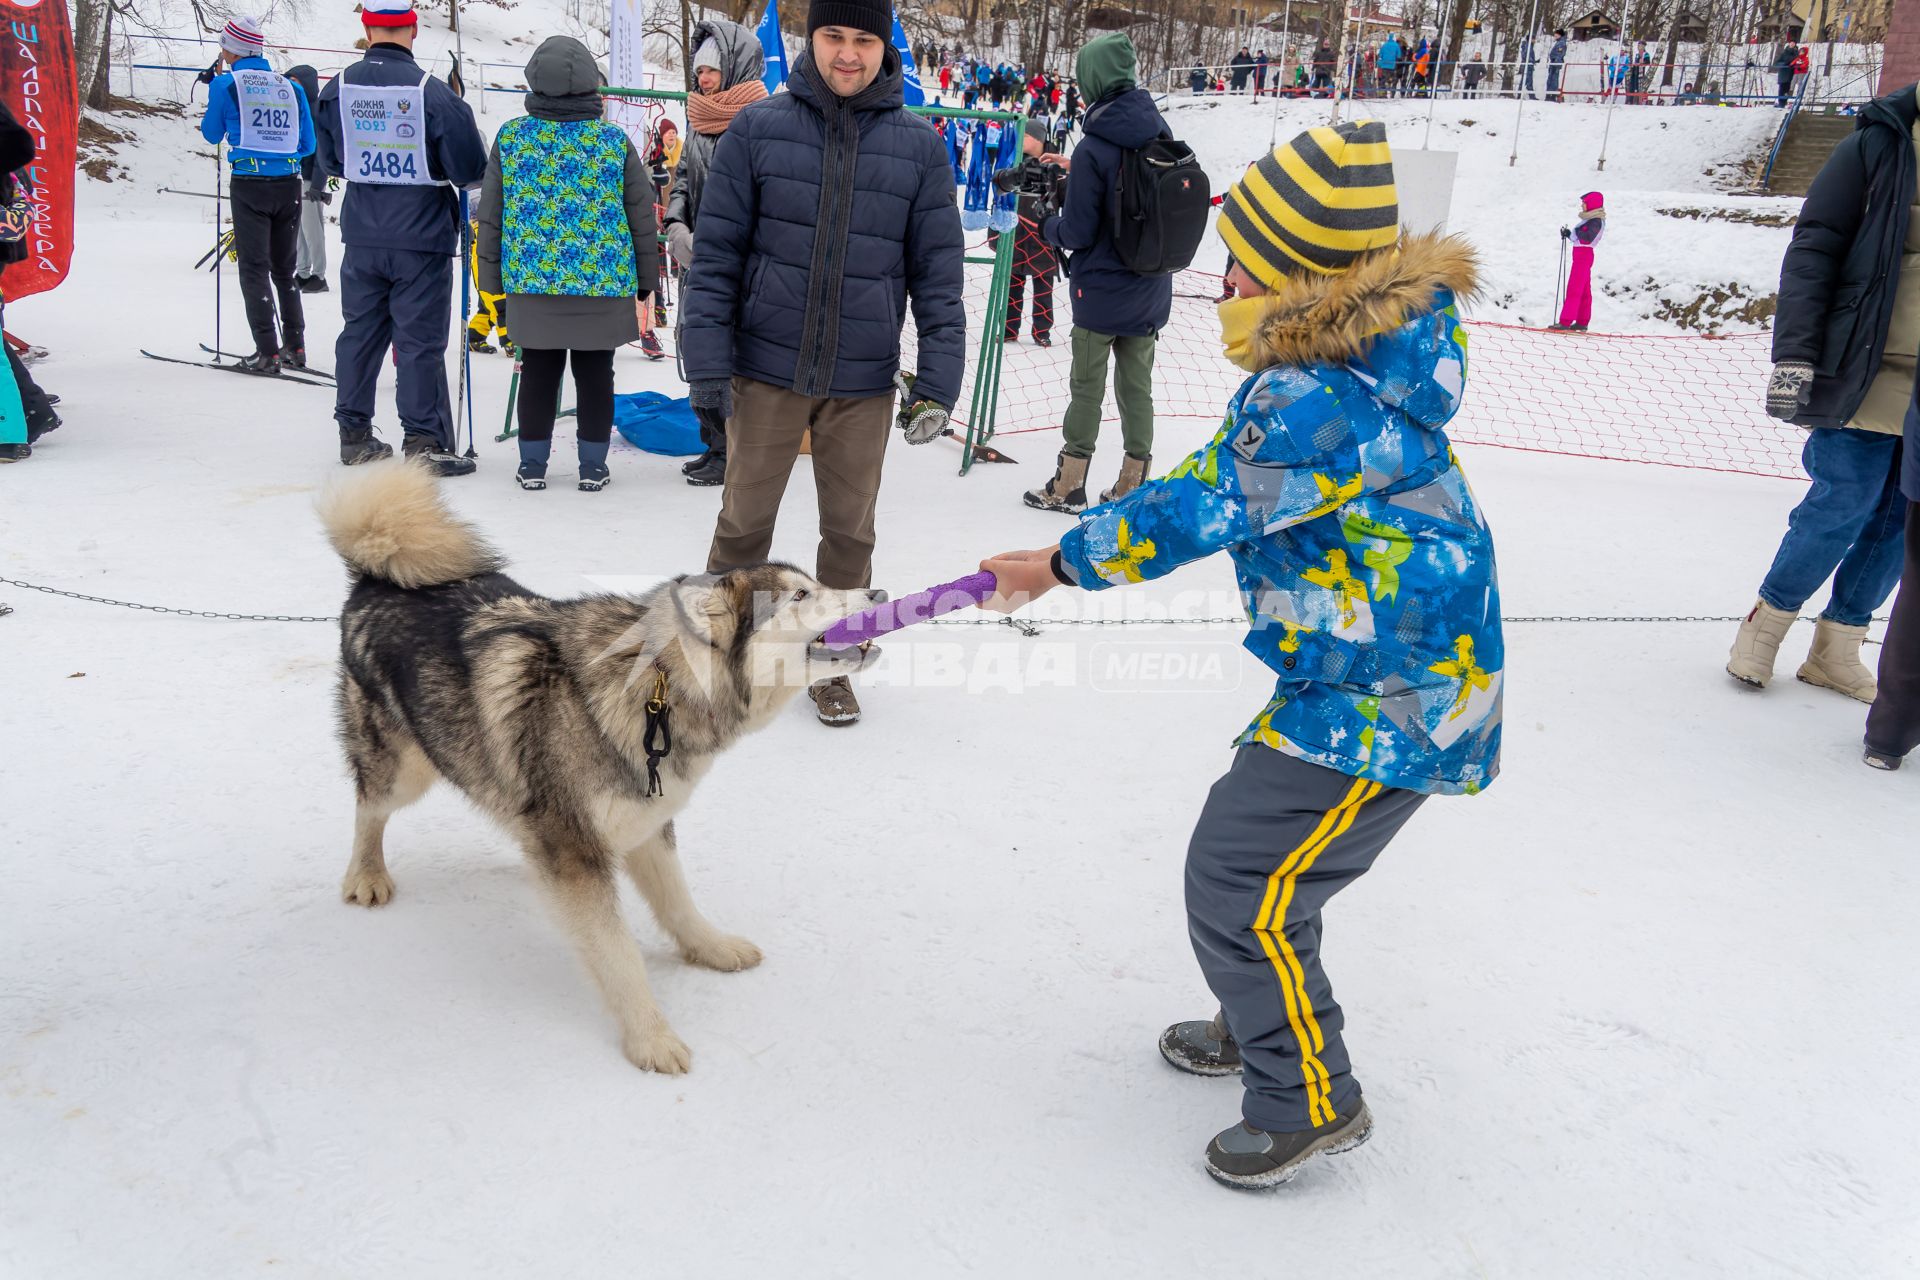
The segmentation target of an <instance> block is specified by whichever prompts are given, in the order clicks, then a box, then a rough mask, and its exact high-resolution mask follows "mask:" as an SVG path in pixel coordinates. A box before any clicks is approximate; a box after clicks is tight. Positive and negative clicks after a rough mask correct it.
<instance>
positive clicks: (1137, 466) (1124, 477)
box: [1100, 454, 1153, 502]
mask: <svg viewBox="0 0 1920 1280" xmlns="http://www.w3.org/2000/svg"><path fill="white" fill-rule="evenodd" d="M1152 465H1153V455H1152V454H1148V455H1147V456H1146V457H1144V458H1136V457H1134V456H1133V455H1132V454H1128V455H1127V456H1126V457H1125V458H1123V459H1121V461H1120V478H1119V479H1118V480H1115V481H1114V482H1113V488H1111V489H1108V490H1107V491H1106V492H1104V493H1102V494H1101V495H1100V501H1102V502H1112V501H1113V500H1114V499H1115V498H1124V497H1126V496H1127V495H1128V494H1130V493H1132V492H1133V491H1134V490H1135V489H1138V488H1139V487H1140V482H1141V481H1143V480H1145V479H1146V478H1147V468H1148V467H1151V466H1152Z"/></svg>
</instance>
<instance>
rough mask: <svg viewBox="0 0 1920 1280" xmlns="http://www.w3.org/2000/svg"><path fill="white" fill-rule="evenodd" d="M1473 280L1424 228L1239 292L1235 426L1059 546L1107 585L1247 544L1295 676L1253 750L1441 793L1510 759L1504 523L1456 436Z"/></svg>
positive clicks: (1276, 660)
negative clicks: (1461, 304)
mask: <svg viewBox="0 0 1920 1280" xmlns="http://www.w3.org/2000/svg"><path fill="white" fill-rule="evenodd" d="M1474 288H1475V265H1474V259H1473V254H1472V251H1471V250H1470V249H1469V248H1468V247H1467V246H1466V245H1465V243H1464V242H1463V241H1460V240H1458V239H1456V238H1453V237H1442V236H1414V237H1408V238H1406V239H1404V240H1403V241H1401V243H1400V246H1399V248H1398V250H1397V251H1394V250H1384V251H1381V252H1379V253H1375V254H1371V255H1368V256H1367V257H1365V258H1363V259H1361V260H1360V262H1359V263H1358V264H1357V265H1356V266H1355V267H1353V268H1352V269H1351V270H1350V271H1348V272H1346V273H1345V274H1344V275H1339V276H1316V277H1313V278H1311V279H1289V280H1288V282H1287V285H1286V288H1285V289H1283V290H1282V291H1279V292H1276V293H1274V294H1270V295H1267V296H1266V297H1263V298H1254V299H1242V300H1239V301H1237V302H1233V303H1228V304H1226V306H1225V307H1224V308H1223V309H1222V322H1223V328H1224V329H1225V331H1226V338H1227V342H1228V355H1229V357H1230V358H1232V359H1233V360H1234V362H1235V363H1237V364H1240V365H1241V366H1242V367H1244V368H1249V369H1258V370H1260V372H1258V373H1256V374H1255V375H1254V376H1253V377H1251V378H1249V379H1247V381H1246V382H1245V383H1244V384H1243V385H1242V386H1241V388H1240V390H1239V391H1238V392H1236V393H1235V395H1234V397H1233V400H1232V401H1231V402H1230V403H1229V404H1228V406H1227V415H1226V421H1225V423H1224V425H1222V427H1221V428H1220V431H1219V433H1218V434H1217V435H1216V436H1215V437H1214V438H1213V440H1212V442H1211V443H1209V444H1207V445H1206V446H1205V447H1204V448H1202V449H1201V450H1200V451H1199V452H1197V453H1195V454H1194V455H1193V456H1192V457H1190V458H1188V459H1187V460H1186V461H1185V462H1182V463H1181V464H1180V465H1179V466H1178V467H1175V468H1174V469H1173V471H1172V472H1171V473H1170V474H1169V475H1167V476H1165V477H1163V478H1161V479H1158V480H1152V481H1149V482H1147V483H1146V484H1143V485H1141V486H1140V487H1139V488H1138V489H1136V490H1134V491H1133V492H1132V493H1130V494H1128V495H1127V496H1126V497H1124V498H1121V499H1119V500H1118V501H1116V502H1112V503H1109V504H1107V505H1105V506H1101V507H1095V508H1093V509H1092V510H1090V511H1087V512H1086V513H1085V514H1084V515H1082V516H1081V517H1080V523H1079V525H1078V526H1077V527H1076V528H1075V529H1074V530H1073V531H1072V532H1070V533H1068V534H1067V536H1066V537H1065V538H1063V539H1061V543H1060V553H1061V562H1062V565H1063V567H1064V569H1065V572H1066V574H1067V575H1068V576H1069V577H1071V578H1073V579H1074V580H1075V582H1076V583H1077V584H1078V585H1080V586H1082V587H1087V588H1091V589H1098V588H1102V587H1106V586H1114V585H1119V584H1121V583H1127V582H1143V581H1146V580H1147V579H1150V578H1157V577H1160V576H1161V575H1163V574H1166V573H1168V572H1170V571H1172V570H1173V569H1175V568H1177V567H1178V566H1180V565H1182V564H1185V563H1187V562H1189V561H1192V560H1198V559H1200V558H1201V557H1202V556H1207V555H1211V554H1212V553H1214V552H1215V551H1219V550H1221V549H1223V548H1224V549H1227V550H1229V551H1230V552H1231V554H1232V555H1233V559H1234V564H1235V567H1236V569H1237V571H1238V576H1239V581H1240V590H1241V593H1242V595H1243V597H1244V599H1245V601H1246V606H1247V613H1248V618H1249V621H1251V623H1252V624H1253V630H1252V632H1251V633H1249V634H1248V636H1247V638H1246V640H1245V645H1246V647H1247V649H1248V650H1249V651H1250V652H1252V653H1253V654H1255V655H1256V656H1257V657H1259V658H1260V660H1261V661H1263V662H1265V663H1266V664H1267V665H1268V666H1269V667H1271V668H1273V670H1274V671H1275V672H1276V673H1277V674H1278V675H1279V677H1280V679H1279V684H1278V687H1277V688H1276V689H1275V692H1274V696H1273V699H1272V701H1270V702H1269V703H1268V704H1267V705H1266V707H1265V708H1264V709H1262V711H1261V712H1260V714H1259V715H1258V716H1257V717H1256V718H1255V719H1254V722H1253V724H1252V725H1250V726H1249V727H1248V728H1247V730H1246V732H1245V733H1243V734H1242V735H1241V736H1240V738H1239V742H1240V743H1241V744H1246V743H1261V744H1264V745H1266V746H1268V747H1272V748H1273V749H1275V750H1277V751H1284V752H1286V753H1287V754H1289V755H1293V756H1298V757H1299V758H1301V759H1304V760H1308V761H1311V762H1313V763H1314V764H1319V765H1325V766H1326V767H1328V768H1330V769H1337V770H1339V771H1340V772H1342V773H1346V774H1351V775H1353V776H1355V777H1362V778H1372V779H1376V780H1378V781H1380V782H1382V783H1385V784H1386V785H1388V786H1393V787H1404V788H1407V789H1408V790H1412V791H1421V792H1429V793H1434V794H1458V793H1462V792H1465V793H1472V792H1476V791H1479V790H1480V789H1481V788H1482V787H1484V786H1486V785H1487V784H1488V783H1489V782H1491V781H1492V780H1493V778H1494V776H1495V774H1496V773H1497V772H1498V771H1499V766H1500V695H1501V675H1502V671H1501V667H1502V660H1503V645H1502V643H1501V634H1500V592H1499V587H1498V584H1497V581H1496V577H1495V573H1494V563H1493V536H1492V534H1491V533H1489V532H1488V530H1487V525H1486V522H1485V521H1484V520H1483V519H1482V518H1481V515H1480V509H1479V506H1478V504H1477V503H1475V501H1474V498H1473V493H1472V491H1471V490H1470V489H1469V488H1468V487H1467V479H1466V476H1465V475H1464V474H1463V473H1462V472H1461V469H1460V465H1459V463H1458V462H1457V461H1456V460H1455V459H1454V457H1453V452H1452V449H1451V448H1450V446H1449V445H1448V443H1447V437H1446V433H1445V432H1444V431H1443V430H1442V429H1441V428H1442V427H1443V426H1444V425H1445V423H1446V422H1447V420H1448V419H1449V418H1451V417H1452V416H1453V414H1454V410H1455V409H1457V408H1458V407H1459V404H1460V396H1461V393H1462V391H1463V390H1464V388H1465V385H1466V372H1467V333H1466V329H1465V327H1464V326H1463V325H1462V324H1461V322H1460V317H1459V314H1458V312H1457V310H1456V307H1455V298H1456V296H1467V295H1470V294H1471V293H1472V292H1473V291H1474Z"/></svg>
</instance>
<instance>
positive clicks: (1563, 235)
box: [1560, 227, 1573, 240]
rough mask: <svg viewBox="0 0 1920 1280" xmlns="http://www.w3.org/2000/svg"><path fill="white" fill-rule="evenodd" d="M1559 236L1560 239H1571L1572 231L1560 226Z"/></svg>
mask: <svg viewBox="0 0 1920 1280" xmlns="http://www.w3.org/2000/svg"><path fill="white" fill-rule="evenodd" d="M1560 238H1561V239H1562V240H1571V239H1573V232H1572V231H1570V230H1568V229H1567V228H1566V227H1562V228H1560Z"/></svg>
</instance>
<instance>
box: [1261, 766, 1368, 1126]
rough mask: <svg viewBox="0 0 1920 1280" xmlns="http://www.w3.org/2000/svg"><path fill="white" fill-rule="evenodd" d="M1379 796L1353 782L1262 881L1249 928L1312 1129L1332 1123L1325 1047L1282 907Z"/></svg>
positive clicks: (1365, 782) (1361, 783)
mask: <svg viewBox="0 0 1920 1280" xmlns="http://www.w3.org/2000/svg"><path fill="white" fill-rule="evenodd" d="M1382 790H1383V787H1382V785H1381V784H1380V783H1378V782H1370V781H1368V780H1367V779H1365V778H1359V779H1356V780H1355V781H1354V784H1353V786H1352V787H1350V788H1349V789H1348V791H1347V794H1346V796H1345V798H1343V799H1342V800H1341V801H1340V803H1339V804H1337V805H1335V806H1334V807H1333V808H1331V809H1329V810H1327V812H1326V813H1325V814H1323V815H1322V816H1321V818H1320V822H1319V825H1318V826H1316V827H1314V829H1313V833H1312V834H1311V835H1309V836H1308V837H1307V838H1306V839H1305V840H1302V841H1301V842H1300V843H1299V844H1298V845H1297V846H1295V847H1294V850H1293V852H1291V853H1289V854H1288V855H1287V856H1286V858H1285V859H1284V860H1282V862H1281V863H1280V865H1279V866H1278V867H1276V868H1274V872H1273V874H1272V875H1270V876H1268V877H1267V894H1266V897H1265V898H1264V899H1263V900H1262V901H1261V903H1260V914H1259V915H1258V916H1257V917H1255V919H1254V922H1253V935H1254V937H1256V938H1258V939H1260V946H1261V949H1262V950H1264V951H1265V952H1266V953H1267V960H1268V961H1269V962H1270V963H1271V964H1272V965H1273V969H1274V972H1275V973H1276V974H1278V975H1279V977H1280V992H1281V994H1282V995H1283V996H1284V997H1285V998H1286V1002H1287V1023H1288V1025H1290V1026H1291V1027H1292V1028H1293V1035H1294V1039H1296V1040H1298V1041H1299V1042H1300V1076H1301V1079H1302V1080H1304V1081H1305V1083H1306V1086H1307V1118H1308V1119H1309V1120H1311V1121H1313V1125H1314V1127H1315V1128H1316V1129H1317V1128H1319V1127H1320V1126H1321V1125H1323V1124H1331V1123H1333V1120H1334V1111H1333V1101H1332V1099H1331V1098H1329V1097H1328V1091H1329V1090H1330V1089H1331V1088H1332V1086H1333V1080H1332V1077H1330V1076H1329V1075H1328V1074H1327V1069H1326V1067H1325V1065H1323V1064H1322V1063H1321V1061H1320V1059H1319V1057H1318V1054H1319V1052H1320V1051H1321V1050H1322V1049H1324V1048H1326V1047H1327V1042H1326V1038H1325V1036H1323V1035H1322V1034H1321V1031H1320V1022H1319V1020H1318V1019H1317V1018H1315V1017H1314V1016H1313V1004H1312V1002H1311V1001H1309V1000H1308V999H1307V980H1306V973H1305V972H1304V970H1302V969H1301V967H1300V957H1299V956H1298V955H1296V954H1294V950H1293V946H1292V944H1290V943H1289V942H1288V941H1287V937H1286V922H1287V907H1288V906H1289V904H1291V903H1292V901H1293V886H1294V882H1295V881H1296V880H1298V879H1299V878H1300V876H1302V875H1303V874H1305V873H1306V871H1307V870H1308V869H1309V868H1310V867H1312V866H1313V863H1314V859H1316V858H1318V857H1319V856H1320V854H1321V853H1322V852H1323V851H1325V849H1326V847H1327V846H1328V845H1330V844H1332V843H1333V842H1334V841H1335V840H1338V839H1339V838H1340V837H1341V836H1342V835H1343V834H1345V832H1346V830H1347V828H1349V827H1351V826H1352V825H1353V819H1354V816H1355V815H1356V814H1358V813H1359V812H1360V806H1361V805H1364V804H1365V803H1366V802H1367V801H1369V800H1371V799H1373V798H1374V797H1375V796H1377V795H1379V794H1380V792H1381V791H1382Z"/></svg>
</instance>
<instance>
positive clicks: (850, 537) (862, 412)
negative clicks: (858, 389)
mask: <svg viewBox="0 0 1920 1280" xmlns="http://www.w3.org/2000/svg"><path fill="white" fill-rule="evenodd" d="M892 418H893V397H892V396H870V397H866V398H863V399H859V400H847V399H827V398H822V399H815V398H814V397H812V396H803V395H800V394H799V393H798V392H794V391H789V390H787V389H786V388H784V387H776V386H773V385H771V384H770V383H765V382H756V381H754V380H753V379H751V378H739V377H736V378H735V379H734V380H733V416H732V417H731V418H729V419H727V487H726V493H725V496H724V497H723V498H722V500H721V504H720V522H719V524H717V525H716V526H715V527H714V530H713V548H712V550H710V551H708V552H707V572H708V573H725V572H726V571H727V570H728V569H737V568H739V567H740V566H741V565H747V564H758V563H759V562H760V561H762V560H765V559H766V558H767V553H768V552H769V551H770V550H772V548H773V525H774V521H775V520H776V519H777V518H778V517H779V515H780V499H781V498H782V497H784V496H785V495H786V492H787V478H788V476H790V475H791V474H792V473H793V460H794V459H795V458H797V457H799V456H800V437H801V436H802V435H804V434H805V433H806V432H808V431H812V432H813V484H814V490H815V492H816V494H817V495H818V497H819V502H820V549H819V552H818V554H817V561H816V568H815V575H814V576H816V577H818V578H819V579H820V581H821V582H822V583H823V584H824V585H826V586H829V587H833V588H835V589H837V590H843V591H844V590H851V589H852V588H855V587H865V586H869V585H871V583H872V580H873V539H874V533H873V510H874V505H875V503H876V502H877V501H878V500H879V497H880V467H881V464H882V463H883V462H884V461H885V460H886V453H887V429H888V426H889V424H890V423H891V421H892Z"/></svg>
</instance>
